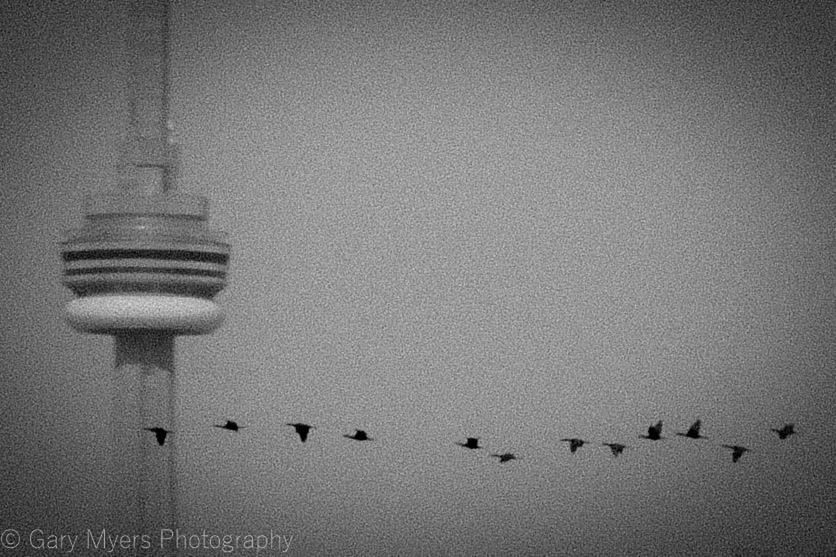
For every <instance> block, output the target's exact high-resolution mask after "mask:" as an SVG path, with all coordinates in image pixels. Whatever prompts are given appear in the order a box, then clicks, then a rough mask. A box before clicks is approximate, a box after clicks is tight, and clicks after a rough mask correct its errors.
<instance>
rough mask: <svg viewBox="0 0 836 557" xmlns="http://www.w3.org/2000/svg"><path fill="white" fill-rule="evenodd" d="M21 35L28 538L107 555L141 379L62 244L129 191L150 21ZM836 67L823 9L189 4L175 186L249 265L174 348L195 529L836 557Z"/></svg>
mask: <svg viewBox="0 0 836 557" xmlns="http://www.w3.org/2000/svg"><path fill="white" fill-rule="evenodd" d="M0 6H2V12H0V21H1V22H0V41H2V42H0V57H2V58H0V60H2V64H1V65H0V72H2V74H0V127H1V128H0V129H2V133H0V163H1V164H0V239H1V240H2V243H0V260H1V261H2V263H0V275H1V276H0V296H2V298H0V299H2V312H0V363H2V366H1V367H0V374H2V379H3V387H2V389H0V392H2V395H0V400H2V406H0V409H2V425H1V426H0V427H2V434H3V437H2V439H3V445H2V449H3V450H2V451H1V452H0V453H1V454H0V469H1V470H2V473H3V480H2V482H0V509H1V510H0V529H5V528H16V529H17V530H19V531H21V532H22V533H24V535H26V534H28V532H29V531H30V530H31V529H32V528H42V529H44V530H45V531H46V532H50V533H56V534H75V533H83V532H84V531H85V530H86V529H87V528H91V529H93V530H95V529H97V528H98V529H99V530H100V529H101V528H102V527H103V526H104V525H105V518H106V509H107V493H106V491H105V486H104V483H103V481H102V477H103V474H104V472H105V470H106V464H107V457H108V452H109V446H108V443H109V437H108V435H109V434H108V423H107V416H108V403H109V400H110V395H109V389H110V372H111V369H112V364H113V352H112V350H113V348H112V340H111V339H110V338H108V337H97V336H90V335H82V334H80V333H76V332H74V331H73V330H71V329H70V328H69V326H68V325H66V324H65V323H64V321H63V313H62V312H63V307H64V305H65V303H66V302H67V301H69V300H70V299H72V295H71V293H70V292H69V291H68V290H66V289H64V288H63V287H62V286H61V284H60V259H59V255H58V245H57V243H58V242H59V241H60V239H61V238H62V234H63V232H64V231H65V230H66V229H68V228H71V227H74V226H77V225H78V224H80V222H81V215H82V212H81V204H82V200H83V198H84V195H85V194H88V193H93V192H98V191H103V190H104V189H106V188H109V187H111V186H113V185H114V184H115V183H116V180H117V177H118V163H119V144H120V141H122V140H123V139H124V136H125V127H126V125H127V102H126V90H125V87H126V84H125V59H124V50H123V48H124V47H123V44H122V37H123V31H122V27H121V26H122V25H123V22H122V15H121V12H122V10H123V7H122V6H121V5H120V4H119V3H115V2H106V1H98V2H71V1H63V2H46V1H41V2H17V1H12V0H3V1H0ZM834 34H836V9H834V7H833V4H832V3H829V2H758V3H749V2H747V3H733V4H731V5H729V4H728V3H727V2H725V1H722V2H687V3H683V2H680V3H672V2H626V1H624V2H607V3H604V2H513V3H512V2H446V1H445V2H438V3H425V2H363V3H360V2H345V3H336V2H334V3H307V2H301V3H290V2H272V1H261V2H257V1H248V2H245V1H235V2H228V1H226V0H223V1H221V0H218V1H201V2H197V1H175V2H174V15H173V22H172V57H173V60H172V92H171V95H172V99H171V101H172V115H171V119H172V125H173V127H174V129H175V138H176V140H177V142H179V143H180V145H181V146H182V149H183V159H182V168H181V182H180V186H181V189H182V190H184V191H187V192H192V193H199V194H201V195H205V196H207V197H208V198H209V199H210V201H211V211H212V213H211V223H212V226H213V227H215V228H219V229H222V230H224V231H226V232H228V234H229V237H230V241H231V243H232V246H233V257H232V260H231V271H230V275H229V279H230V281H229V285H228V287H227V288H226V290H225V291H223V292H222V293H221V294H220V295H219V296H218V297H217V300H218V302H219V303H220V304H222V306H223V307H224V308H225V310H226V312H227V321H226V323H225V324H224V326H223V327H222V328H221V329H220V330H218V331H217V332H216V333H214V334H213V335H211V336H207V337H195V338H184V339H180V340H178V353H177V360H178V370H177V374H178V381H179V412H178V424H177V433H176V441H177V443H178V448H177V450H178V452H179V462H180V479H179V481H180V487H181V508H180V515H181V521H180V529H181V531H184V532H189V533H194V532H196V533H198V534H199V533H201V531H202V530H203V529H206V530H207V531H208V532H209V533H214V534H220V535H223V534H233V535H235V534H253V535H257V534H263V533H267V532H268V531H269V530H270V529H272V530H273V532H274V533H281V534H284V535H287V536H291V535H292V536H293V541H292V543H291V553H295V554H297V555H306V554H319V555H341V554H342V555H350V554H357V555H360V554H363V555H366V554H372V555H501V554H508V555H536V554H541V555H542V554H590V555H591V554H609V555H620V554H659V555H671V554H676V553H679V554H681V553H685V554H695V555H707V554H740V555H769V554H780V555H793V554H811V555H822V554H830V555H833V554H836V532H834V528H835V527H834V524H836V465H834V460H833V452H834V447H836V432H834V425H836V421H834V415H835V414H836V412H834V403H836V387H835V385H836V382H834V364H836V349H834V332H836V327H834V315H836V266H835V265H834V263H836V261H835V259H834V254H835V253H836V251H834V248H836V245H835V244H836V234H834V223H836V220H835V219H836V193H834V183H836V180H834V178H835V177H836V176H834V175H835V174H836V171H834V169H836V145H834V143H835V142H834V134H836V132H835V131H834V130H836V93H834V91H836V89H835V88H834V87H835V86H836V83H834V75H836V74H834V69H836V68H834V60H836V42H834V40H833V37H834ZM697 417H699V418H702V419H703V422H704V426H703V433H704V434H705V435H707V436H709V437H710V439H709V440H707V441H691V440H688V439H683V438H677V437H675V436H674V435H673V432H674V431H685V429H686V428H687V427H688V425H689V424H690V423H691V422H692V421H693V420H694V419H695V418H697ZM226 419H233V420H237V421H238V422H239V423H241V424H243V425H247V426H249V428H248V429H246V430H244V431H242V432H240V433H239V434H233V433H230V432H226V431H222V430H219V429H215V428H212V427H210V426H211V424H213V423H222V422H223V421H224V420H226ZM657 419H663V420H664V422H665V431H664V432H663V434H664V435H665V436H668V437H670V438H669V439H667V440H665V441H662V442H659V443H652V442H649V441H644V440H640V439H638V438H637V436H638V435H639V434H640V433H644V432H645V431H646V428H647V426H648V425H650V424H651V423H652V422H655V421H656V420H657ZM287 421H304V422H308V423H312V424H314V425H316V426H318V427H319V429H317V430H315V431H314V432H312V434H311V437H310V439H309V441H308V443H306V444H305V445H302V444H301V443H299V440H298V438H297V437H296V436H295V433H294V432H293V430H292V428H289V427H286V426H284V425H283V424H284V423H285V422H287ZM785 422H795V423H796V427H797V430H798V431H799V434H798V435H797V436H794V437H791V438H789V439H787V440H786V441H778V438H777V436H776V435H775V434H774V433H772V432H770V431H769V428H770V427H779V426H780V425H782V424H783V423H785ZM354 428H365V429H367V431H368V432H369V434H370V435H371V436H372V437H375V438H376V439H377V440H376V441H375V442H373V443H356V442H353V441H349V440H347V439H343V438H342V437H341V435H342V434H343V433H350V432H351V431H353V429H354ZM468 435H471V436H478V437H481V438H482V443H483V444H484V445H485V446H486V449H484V450H482V451H466V450H464V449H462V448H460V447H457V446H455V445H454V444H453V443H454V441H463V440H464V437H466V436H468ZM566 436H569V437H574V436H578V437H583V438H585V439H587V440H589V441H591V442H592V444H591V445H588V446H584V447H582V448H581V449H580V450H579V451H578V452H577V453H576V454H574V455H572V454H570V453H569V451H568V447H567V445H566V444H565V443H560V442H559V441H558V439H559V438H560V437H566ZM602 441H620V442H624V443H626V444H627V445H629V447H628V449H626V451H625V452H624V454H623V455H622V456H621V457H620V458H617V459H614V458H612V456H611V455H610V453H609V450H608V449H607V448H606V447H602V446H600V443H601V442H602ZM720 443H729V444H741V445H744V446H747V447H749V448H750V449H752V451H751V452H750V453H747V454H745V455H744V456H743V457H742V458H741V460H740V461H739V462H738V463H737V464H732V462H731V451H729V450H728V449H724V448H721V447H719V446H718V445H719V444H720ZM505 451H512V452H515V453H516V454H517V455H519V456H520V457H521V460H518V461H514V462H509V463H506V464H502V465H500V464H499V463H498V462H497V459H495V458H490V457H489V453H491V452H505ZM2 552H3V550H2V549H0V553H2ZM24 553H25V552H22V551H21V550H18V551H17V552H15V551H8V552H6V553H4V554H9V555H12V554H20V555H22V554H24ZM206 554H218V552H217V551H214V552H213V551H209V552H206ZM251 554H252V553H251ZM262 554H263V553H262Z"/></svg>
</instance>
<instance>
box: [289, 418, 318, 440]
mask: <svg viewBox="0 0 836 557" xmlns="http://www.w3.org/2000/svg"><path fill="white" fill-rule="evenodd" d="M285 425H289V426H291V427H292V428H293V429H295V430H296V433H298V434H299V439H301V440H302V442H303V443H304V442H305V441H307V440H308V432H309V431H310V430H312V429H316V428H315V427H314V426H312V425H308V424H299V423H297V424H285Z"/></svg>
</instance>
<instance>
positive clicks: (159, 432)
mask: <svg viewBox="0 0 836 557" xmlns="http://www.w3.org/2000/svg"><path fill="white" fill-rule="evenodd" d="M142 429H144V430H145V431H153V432H154V435H156V436H157V443H158V444H159V445H160V446H161V447H162V446H163V444H164V443H165V437H166V435H168V434H169V433H174V432H173V431H169V430H167V429H165V428H162V427H144V428H142Z"/></svg>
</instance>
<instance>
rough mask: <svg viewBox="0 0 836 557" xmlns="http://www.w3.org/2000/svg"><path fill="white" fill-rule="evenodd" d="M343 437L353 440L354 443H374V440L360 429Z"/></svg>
mask: <svg viewBox="0 0 836 557" xmlns="http://www.w3.org/2000/svg"><path fill="white" fill-rule="evenodd" d="M343 437H346V438H347V439H354V440H355V441H374V439H372V438H371V437H369V436H368V435H367V434H366V432H365V431H363V430H362V429H356V430H354V433H353V434H352V435H343Z"/></svg>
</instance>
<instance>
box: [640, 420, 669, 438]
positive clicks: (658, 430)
mask: <svg viewBox="0 0 836 557" xmlns="http://www.w3.org/2000/svg"><path fill="white" fill-rule="evenodd" d="M639 437H641V438H642V439H650V440H651V441H658V440H659V439H664V437H662V420H659V421H658V422H656V425H652V426H650V427H649V428H647V435H639Z"/></svg>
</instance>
